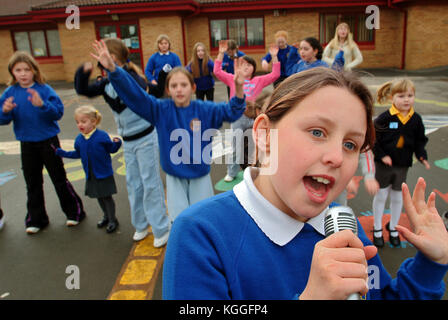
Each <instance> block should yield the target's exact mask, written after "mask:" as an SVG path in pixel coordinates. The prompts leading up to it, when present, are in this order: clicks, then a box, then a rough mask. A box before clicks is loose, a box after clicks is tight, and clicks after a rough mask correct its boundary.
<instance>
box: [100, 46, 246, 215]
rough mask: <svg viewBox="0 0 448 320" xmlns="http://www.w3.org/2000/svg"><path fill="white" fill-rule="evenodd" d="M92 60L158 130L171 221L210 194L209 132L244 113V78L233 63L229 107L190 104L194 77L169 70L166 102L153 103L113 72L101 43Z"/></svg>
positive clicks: (126, 77) (129, 79) (121, 74)
mask: <svg viewBox="0 0 448 320" xmlns="http://www.w3.org/2000/svg"><path fill="white" fill-rule="evenodd" d="M93 48H94V50H95V51H96V54H92V56H93V57H94V58H95V59H97V60H98V61H99V62H100V63H101V64H102V65H103V66H104V67H105V68H106V69H107V70H108V75H109V79H110V81H111V83H112V85H113V86H114V88H115V90H116V91H117V93H118V96H119V97H120V98H121V99H123V101H124V102H125V103H126V105H127V106H128V107H129V108H130V109H132V110H133V111H134V112H135V113H137V114H138V115H140V116H141V117H142V118H144V119H146V120H148V121H150V122H151V123H152V124H154V126H155V127H156V128H157V135H158V141H159V149H160V162H161V165H162V168H163V170H164V171H165V172H166V173H167V175H166V186H167V204H168V212H169V214H170V216H171V218H172V219H173V220H174V219H175V218H176V217H177V216H178V215H179V213H180V212H182V211H183V210H184V209H186V208H187V207H189V206H190V205H192V204H193V203H196V202H198V201H200V200H203V199H205V198H208V197H210V196H212V195H213V187H212V184H211V178H210V163H211V138H212V132H215V131H213V130H212V129H218V128H220V127H221V126H222V124H223V122H224V121H229V122H233V121H235V120H236V119H238V118H239V117H241V115H242V114H243V112H244V109H245V101H244V93H243V87H242V86H243V82H244V78H243V76H242V75H241V71H240V68H239V63H240V62H239V61H237V62H236V65H237V71H238V72H236V74H235V79H234V81H235V87H236V88H235V89H236V90H235V91H236V96H235V97H234V98H232V99H231V100H230V102H229V103H214V102H211V101H201V100H192V95H193V93H194V91H195V88H196V86H195V83H194V80H193V76H192V75H191V73H189V72H188V71H187V70H186V69H185V68H182V67H179V68H174V69H173V70H172V71H170V73H169V74H168V77H167V79H166V90H167V92H168V93H169V95H170V96H171V99H155V98H154V97H152V96H150V95H149V94H147V93H146V92H145V91H144V90H142V89H141V88H139V87H138V86H136V85H135V81H134V79H132V77H130V76H129V75H128V74H127V73H126V72H125V71H124V70H123V69H122V68H120V67H117V66H116V65H115V63H114V61H113V59H112V57H111V56H110V54H109V51H108V49H107V47H106V45H105V44H104V42H103V41H96V42H95V43H94V44H93Z"/></svg>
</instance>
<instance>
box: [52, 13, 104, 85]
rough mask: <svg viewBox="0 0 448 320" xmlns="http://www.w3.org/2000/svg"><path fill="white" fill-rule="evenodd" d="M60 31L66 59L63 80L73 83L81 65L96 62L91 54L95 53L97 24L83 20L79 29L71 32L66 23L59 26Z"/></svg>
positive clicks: (62, 69) (62, 71)
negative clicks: (93, 48)
mask: <svg viewBox="0 0 448 320" xmlns="http://www.w3.org/2000/svg"><path fill="white" fill-rule="evenodd" d="M58 30H59V38H60V41H61V49H62V56H63V57H64V64H63V68H61V73H63V75H64V77H63V78H62V79H65V80H66V81H69V82H72V81H73V77H74V75H75V71H76V69H77V68H78V67H79V65H80V64H81V63H83V62H85V61H92V62H93V61H94V59H93V58H92V57H91V56H90V53H91V52H93V50H92V43H93V42H94V41H95V40H96V34H95V24H94V22H93V21H85V20H84V21H83V20H81V23H80V28H79V29H72V30H69V29H67V28H66V26H65V22H64V23H60V24H58ZM94 65H95V64H94ZM51 80H56V79H51Z"/></svg>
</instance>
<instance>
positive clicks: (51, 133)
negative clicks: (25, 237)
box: [0, 51, 86, 234]
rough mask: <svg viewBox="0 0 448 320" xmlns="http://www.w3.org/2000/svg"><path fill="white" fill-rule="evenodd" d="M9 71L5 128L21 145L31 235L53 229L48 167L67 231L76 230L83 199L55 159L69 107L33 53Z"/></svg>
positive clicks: (1, 117) (3, 101) (16, 59)
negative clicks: (47, 80) (46, 178)
mask: <svg viewBox="0 0 448 320" xmlns="http://www.w3.org/2000/svg"><path fill="white" fill-rule="evenodd" d="M8 71H9V73H10V75H11V79H10V81H9V82H8V84H9V87H8V88H6V90H5V91H4V92H3V94H2V96H1V97H0V105H1V106H2V112H0V125H7V124H9V123H11V122H13V123H14V127H13V129H14V133H15V136H16V139H17V140H19V141H20V151H21V152H20V154H21V160H22V170H23V176H24V178H25V183H26V189H27V198H28V199H27V205H26V210H27V213H26V218H25V227H26V232H27V233H28V234H35V233H37V232H39V231H40V230H41V229H43V228H45V227H46V226H47V225H48V223H49V218H48V216H47V212H46V209H45V200H44V190H43V182H44V180H43V176H42V170H43V168H44V167H45V168H46V169H47V171H48V174H49V175H50V178H51V181H52V183H53V185H54V187H55V189H56V193H57V195H58V198H59V202H60V204H61V208H62V211H63V212H64V214H65V215H66V217H67V221H66V225H67V226H75V225H77V224H78V223H79V222H81V221H82V220H83V219H84V217H85V215H86V214H85V212H84V208H83V204H82V201H81V199H80V198H79V196H78V195H77V193H76V191H75V190H74V188H73V186H72V185H71V183H70V182H69V181H68V180H67V175H66V172H65V169H64V164H63V162H62V160H61V159H60V158H59V157H57V156H55V154H54V149H55V148H57V147H59V146H60V144H59V139H58V136H57V135H58V133H59V132H60V129H59V125H58V121H59V120H60V119H61V118H62V116H63V114H64V105H63V103H62V101H61V99H60V98H59V96H58V95H57V94H56V92H55V91H54V90H53V88H51V87H50V86H49V85H48V84H46V83H45V77H44V76H43V74H42V72H41V71H40V68H39V65H38V64H37V62H36V61H35V60H34V58H33V57H32V56H31V55H30V54H29V53H27V52H22V51H17V52H15V53H14V54H13V55H12V57H11V58H10V60H9V63H8Z"/></svg>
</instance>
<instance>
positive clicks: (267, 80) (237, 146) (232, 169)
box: [213, 59, 281, 178]
mask: <svg viewBox="0 0 448 320" xmlns="http://www.w3.org/2000/svg"><path fill="white" fill-rule="evenodd" d="M221 64H222V61H220V60H218V59H217V60H215V69H214V70H213V73H214V74H215V76H216V77H217V78H218V79H219V80H221V81H222V82H224V83H225V84H226V85H227V86H228V87H229V88H230V97H233V96H235V82H234V81H233V74H230V73H227V72H225V71H223V70H222V69H221ZM280 67H281V64H280V62H277V63H274V64H273V65H272V72H270V73H268V74H265V75H262V76H256V77H253V78H252V79H250V80H244V84H243V91H244V94H245V96H246V100H247V101H253V102H255V100H256V99H257V97H258V96H259V95H260V93H261V92H262V91H263V89H264V88H265V87H267V86H268V85H270V84H271V83H273V82H274V81H275V80H276V79H278V77H279V76H280ZM247 111H248V110H247ZM253 124H254V119H253V118H251V117H248V116H247V115H246V114H243V115H242V116H241V118H239V119H238V120H236V121H235V122H232V123H231V124H230V128H231V129H232V130H242V131H243V132H244V131H246V130H247V129H250V128H252V126H253ZM250 137H252V134H249V139H251V138H250ZM248 143H251V141H249V142H248ZM232 145H234V148H233V149H234V150H236V155H235V156H236V157H235V161H232V163H230V164H228V165H227V174H228V175H229V176H231V177H233V178H234V177H236V175H237V174H238V172H239V171H240V164H242V163H243V162H244V152H241V151H242V150H243V145H244V141H242V139H235V141H234V142H233V141H232Z"/></svg>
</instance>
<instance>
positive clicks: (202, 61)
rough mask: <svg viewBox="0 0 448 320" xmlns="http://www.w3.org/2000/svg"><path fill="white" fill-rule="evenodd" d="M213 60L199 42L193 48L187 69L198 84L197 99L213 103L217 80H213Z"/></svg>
mask: <svg viewBox="0 0 448 320" xmlns="http://www.w3.org/2000/svg"><path fill="white" fill-rule="evenodd" d="M213 67H214V64H213V60H212V59H211V58H210V56H209V55H208V53H207V49H206V48H205V45H204V44H203V43H202V42H197V43H196V44H195V45H194V46H193V52H192V57H191V60H190V62H189V63H188V65H187V66H186V67H185V68H186V69H187V70H188V71H190V72H191V74H192V75H193V78H194V83H195V84H196V98H198V99H200V100H204V98H207V100H208V101H213V98H214V92H215V79H213Z"/></svg>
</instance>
